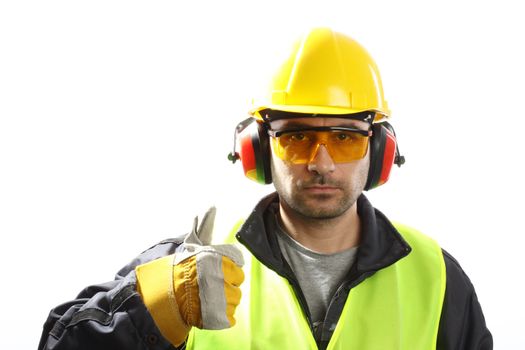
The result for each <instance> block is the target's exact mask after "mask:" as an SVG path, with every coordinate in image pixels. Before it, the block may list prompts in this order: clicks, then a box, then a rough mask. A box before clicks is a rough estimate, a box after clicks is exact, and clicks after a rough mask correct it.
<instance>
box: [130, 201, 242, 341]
mask: <svg viewBox="0 0 525 350" xmlns="http://www.w3.org/2000/svg"><path fill="white" fill-rule="evenodd" d="M215 212H216V209H215V208H213V207H212V208H210V209H209V210H208V212H207V213H206V214H205V215H204V217H203V219H202V222H201V223H200V225H199V222H198V219H197V218H195V221H194V224H193V229H192V231H191V233H190V234H189V235H188V236H187V237H186V239H185V240H184V242H183V243H182V244H181V245H180V246H179V247H178V248H177V250H176V252H175V254H173V255H169V256H165V257H163V258H159V259H156V260H153V261H150V262H148V263H145V264H142V265H139V266H137V267H136V268H135V273H136V277H137V291H138V293H139V294H140V296H141V297H142V300H143V302H144V304H145V305H146V307H147V309H148V311H149V313H150V314H151V316H152V317H153V320H154V321H155V324H156V325H157V327H158V328H159V330H160V332H161V333H162V335H163V336H164V337H165V338H166V339H167V340H168V341H169V342H170V343H172V344H173V345H175V346H179V345H181V344H182V343H183V342H184V341H185V340H186V337H187V336H188V333H189V331H190V330H191V327H198V328H203V329H224V328H229V327H232V326H233V325H234V324H235V318H234V312H235V308H236V307H237V306H238V305H239V302H240V300H241V290H240V288H239V286H240V285H241V283H242V282H243V280H244V273H243V272H242V269H241V267H242V266H243V264H244V261H243V257H242V254H241V252H240V251H239V249H238V248H237V247H235V246H234V245H231V244H221V245H211V236H212V232H213V223H214V221H215Z"/></svg>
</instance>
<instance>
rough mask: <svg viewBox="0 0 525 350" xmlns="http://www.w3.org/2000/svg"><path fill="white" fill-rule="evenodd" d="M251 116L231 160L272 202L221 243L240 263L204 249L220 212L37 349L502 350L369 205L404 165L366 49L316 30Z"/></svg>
mask: <svg viewBox="0 0 525 350" xmlns="http://www.w3.org/2000/svg"><path fill="white" fill-rule="evenodd" d="M250 113H251V117H250V118H249V119H247V120H245V121H244V122H241V123H240V124H239V126H238V128H237V136H238V137H237V139H238V142H239V152H237V151H236V149H234V152H232V154H230V160H232V161H234V162H235V161H236V160H238V159H240V160H241V162H242V165H243V168H244V171H245V174H246V176H248V177H249V178H250V179H252V180H255V181H257V182H260V183H267V184H268V183H272V182H273V184H274V185H275V188H276V193H274V194H272V195H269V196H267V197H265V198H263V199H262V200H261V201H260V202H259V203H258V204H257V205H256V206H255V208H254V209H253V211H252V213H251V214H250V215H249V216H248V217H247V218H246V219H245V220H244V222H242V223H239V224H238V225H235V227H234V228H233V229H232V231H231V233H230V234H229V236H228V232H224V231H223V232H219V233H218V234H221V235H222V236H223V241H229V242H232V241H234V239H235V238H236V239H237V240H238V241H239V242H240V243H241V244H242V245H241V250H239V249H238V248H237V247H236V246H234V245H230V244H223V245H210V242H211V234H212V232H213V222H214V218H215V209H214V208H212V209H210V211H209V212H208V213H207V214H206V215H205V216H204V218H203V219H202V222H201V223H200V224H199V223H198V221H197V220H195V223H194V228H193V230H192V232H191V233H190V234H188V235H187V236H186V237H185V238H184V239H172V240H167V241H164V242H161V243H159V244H158V245H156V246H154V247H153V248H150V249H149V250H147V251H146V252H144V253H143V254H142V255H141V256H139V257H138V258H137V259H136V260H134V261H133V262H132V263H131V264H130V265H128V266H126V267H125V268H124V269H122V270H121V271H120V272H119V273H118V275H117V278H116V280H115V281H113V282H109V283H107V284H103V285H98V286H92V287H88V288H86V289H85V290H84V291H83V292H81V293H80V294H79V296H78V298H77V300H74V301H72V302H69V303H66V304H63V305H61V306H59V307H57V308H55V309H54V310H53V311H52V312H51V314H50V316H49V318H48V321H47V322H46V324H45V326H44V332H43V335H42V338H41V342H40V345H39V349H174V348H187V349H360V350H362V349H410V350H412V349H436V348H437V349H492V337H491V334H490V332H489V331H488V329H487V327H486V325H485V320H484V317H483V313H482V311H481V307H480V305H479V303H478V301H477V298H476V294H475V292H474V288H473V286H472V284H471V283H470V281H469V279H468V277H467V276H466V275H465V274H464V272H463V271H462V270H461V268H460V266H459V265H458V263H457V262H456V261H455V260H454V259H453V258H452V257H451V256H450V255H449V254H448V253H446V252H445V251H442V250H441V248H440V247H439V246H438V245H437V244H436V243H435V242H434V241H433V240H432V239H430V238H428V237H426V236H424V235H422V234H421V233H418V232H417V231H415V230H413V229H410V228H408V227H406V226H403V225H393V224H392V223H391V222H390V221H389V220H388V219H387V218H386V217H385V216H384V215H383V214H382V213H381V212H379V211H378V210H377V209H374V208H373V207H372V205H371V204H370V203H369V202H368V200H367V199H366V197H365V196H364V195H363V194H362V191H363V190H364V189H366V190H368V189H372V188H374V187H377V186H379V185H381V184H383V183H385V182H386V181H387V179H388V176H389V173H390V169H391V167H392V164H394V163H395V164H398V165H401V164H402V163H403V162H404V159H403V157H402V156H401V155H400V154H399V152H398V149H397V144H396V138H395V134H394V132H393V128H392V127H391V126H390V124H388V123H387V122H386V121H385V120H386V119H387V118H388V117H389V115H390V111H389V110H388V108H387V105H386V102H385V101H384V98H383V90H382V86H381V80H380V77H379V72H378V70H377V67H376V65H375V63H374V62H373V60H372V58H371V57H370V56H369V55H368V53H367V52H366V51H365V50H364V49H363V48H362V47H361V46H360V45H359V44H358V43H356V42H355V41H353V40H352V39H350V38H348V37H347V36H345V35H343V34H340V33H336V32H332V31H331V30H329V29H315V30H312V31H311V32H309V33H308V34H307V35H305V36H304V38H302V40H301V41H299V42H298V43H297V44H296V45H295V46H294V48H293V50H292V52H291V54H290V55H289V58H288V59H287V60H286V61H285V62H284V63H283V65H282V66H281V67H280V68H279V69H278V71H277V73H276V75H275V77H274V78H273V80H272V83H271V84H270V89H269V92H268V94H267V95H266V96H264V97H263V98H262V99H259V100H255V102H254V107H253V109H252V110H251V111H250ZM234 236H235V237H234ZM183 240H184V241H183ZM243 264H246V265H244V267H243ZM243 271H244V272H243ZM243 280H245V281H244V283H243Z"/></svg>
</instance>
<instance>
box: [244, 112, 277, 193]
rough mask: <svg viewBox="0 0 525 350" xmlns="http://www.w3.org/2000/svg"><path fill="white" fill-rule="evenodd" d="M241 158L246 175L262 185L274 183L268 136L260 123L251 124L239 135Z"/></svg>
mask: <svg viewBox="0 0 525 350" xmlns="http://www.w3.org/2000/svg"><path fill="white" fill-rule="evenodd" d="M239 144H240V150H239V153H240V158H241V162H242V167H243V170H244V175H246V177H247V178H249V179H250V180H253V181H255V182H258V183H261V184H270V183H272V176H271V169H270V161H269V159H270V155H269V152H270V147H269V142H268V134H267V132H266V130H265V129H264V126H263V125H262V124H260V123H258V122H254V123H252V124H250V125H249V126H248V127H246V129H244V130H243V131H242V132H241V134H240V135H239Z"/></svg>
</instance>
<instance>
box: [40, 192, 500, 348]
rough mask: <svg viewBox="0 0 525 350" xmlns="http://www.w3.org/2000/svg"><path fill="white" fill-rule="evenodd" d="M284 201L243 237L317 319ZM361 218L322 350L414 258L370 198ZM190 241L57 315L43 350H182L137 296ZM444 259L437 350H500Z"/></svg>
mask: <svg viewBox="0 0 525 350" xmlns="http://www.w3.org/2000/svg"><path fill="white" fill-rule="evenodd" d="M277 200H278V197H277V195H275V194H272V195H270V196H267V197H265V198H263V199H262V200H261V201H260V202H259V204H258V205H257V206H256V207H255V209H254V210H253V212H252V214H251V215H250V216H249V217H248V218H247V219H246V221H245V223H244V225H243V226H242V227H241V229H240V230H239V232H238V233H237V235H236V236H237V239H238V240H239V241H240V242H241V243H243V244H244V245H245V246H246V247H247V248H248V249H249V250H250V251H251V252H252V254H253V255H254V256H255V257H256V258H257V259H259V260H260V261H261V262H262V263H263V264H265V265H266V266H267V267H269V268H271V269H273V270H274V271H276V272H277V273H278V274H280V275H281V276H283V277H285V278H287V279H288V280H289V281H290V283H291V285H292V286H293V287H294V290H295V292H296V294H297V297H298V299H299V301H300V303H301V304H302V306H303V309H304V310H305V314H306V315H307V317H308V319H309V318H310V316H309V312H308V308H307V307H306V301H305V299H304V295H303V293H302V291H301V289H300V287H299V283H298V282H297V280H296V278H295V276H294V274H293V272H292V270H291V268H290V267H289V266H288V264H287V263H286V260H285V259H284V258H283V257H282V254H281V252H280V249H279V246H278V243H277V238H276V236H275V233H274V232H275V231H274V229H273V225H274V223H275V219H274V215H275V213H274V211H275V208H276V203H277ZM358 214H359V217H360V218H361V222H362V238H361V242H360V247H359V250H358V253H357V259H356V262H355V264H354V265H353V267H352V269H351V270H350V271H349V274H348V276H347V278H346V279H345V280H344V281H343V283H342V284H341V286H340V287H339V289H338V290H337V292H336V293H335V295H334V296H333V299H332V301H331V303H330V306H329V308H328V310H327V315H326V318H325V322H324V323H323V324H322V325H320V326H317V327H315V328H314V327H313V326H312V324H311V322H310V325H311V329H312V332H314V335H315V338H316V339H317V342H318V346H319V348H320V349H324V348H325V347H326V345H327V343H328V341H329V339H330V336H331V334H332V332H331V331H330V330H331V329H333V328H334V327H333V324H335V323H336V322H337V320H338V319H339V315H340V314H341V311H342V308H343V305H344V302H345V300H346V298H347V296H348V293H349V291H350V289H351V288H352V287H354V286H356V285H357V284H359V283H360V282H361V281H363V280H364V279H366V278H367V277H369V276H371V275H373V274H374V273H375V272H376V271H378V270H380V269H382V268H384V267H387V266H389V265H391V264H393V263H395V262H396V261H398V260H399V259H402V258H403V257H404V256H406V255H408V254H409V253H410V247H409V245H408V244H407V243H406V242H405V241H404V240H403V238H402V237H401V235H400V234H399V233H398V232H397V230H396V229H395V228H394V227H393V226H392V224H391V223H390V221H389V220H388V219H387V218H386V217H385V216H384V215H383V214H382V213H381V212H379V211H378V210H377V209H374V208H373V207H372V206H371V204H370V203H369V202H368V200H367V199H366V198H365V197H364V196H361V197H360V198H359V200H358ZM182 239H183V238H182V237H180V238H176V239H170V240H166V241H163V242H160V243H159V244H157V245H155V246H153V247H151V248H150V249H148V250H146V251H145V252H143V253H142V254H141V255H140V256H139V257H137V258H136V259H135V260H133V261H132V262H131V263H130V264H128V265H127V266H126V267H124V268H123V269H122V270H121V271H119V272H118V274H117V276H116V278H115V280H114V281H111V282H108V283H105V284H100V285H96V286H90V287H87V288H86V289H84V290H83V291H82V292H81V293H80V294H79V295H78V296H77V298H76V299H75V300H73V301H70V302H68V303H65V304H62V305H60V306H57V307H56V308H55V309H53V310H52V311H51V312H50V314H49V317H48V319H47V321H46V323H45V324H44V330H43V333H42V337H41V339H40V344H39V347H38V349H39V350H44V349H46V350H47V349H48V350H51V349H53V350H61V349H86V350H87V349H93V350H94V349H97V350H105V349H107V350H110V349H111V350H118V349H126V350H131V349H137V350H138V349H175V348H174V347H173V346H172V345H170V344H169V343H168V342H167V341H166V340H165V339H164V338H163V337H162V336H161V335H160V333H159V331H158V329H157V327H156V326H155V323H154V322H153V319H152V317H151V315H150V314H149V313H148V311H147V309H146V307H145V305H144V304H143V302H142V299H141V298H140V295H139V294H138V293H137V291H136V279H135V273H134V268H135V266H137V265H140V264H143V263H145V262H147V261H151V260H153V259H156V258H159V257H162V256H166V255H169V254H173V253H174V252H175V249H176V248H177V247H178V246H179V245H180V244H181V242H182ZM443 253H444V254H443V255H444V259H445V265H446V269H447V288H446V292H445V300H444V305H443V311H442V315H441V322H440V327H439V333H438V342H437V349H472V350H474V349H483V350H485V349H492V336H491V334H490V332H489V330H488V329H487V327H486V325H485V319H484V317H483V312H482V310H481V307H480V305H479V302H478V300H477V297H476V293H475V291H474V287H473V286H472V284H471V282H470V280H469V279H468V277H467V276H466V274H465V273H464V272H463V270H462V269H461V267H460V266H459V264H458V263H457V261H456V260H455V259H454V258H453V257H452V256H450V254H448V253H447V252H445V251H443ZM415 350H417V349H415Z"/></svg>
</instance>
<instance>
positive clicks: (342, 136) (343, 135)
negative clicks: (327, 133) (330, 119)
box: [334, 132, 355, 142]
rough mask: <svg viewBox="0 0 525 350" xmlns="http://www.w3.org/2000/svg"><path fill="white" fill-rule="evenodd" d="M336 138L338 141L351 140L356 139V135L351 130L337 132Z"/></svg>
mask: <svg viewBox="0 0 525 350" xmlns="http://www.w3.org/2000/svg"><path fill="white" fill-rule="evenodd" d="M334 138H335V140H336V141H338V142H350V141H353V140H354V139H355V135H354V134H352V133H351V132H336V133H334Z"/></svg>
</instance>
